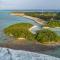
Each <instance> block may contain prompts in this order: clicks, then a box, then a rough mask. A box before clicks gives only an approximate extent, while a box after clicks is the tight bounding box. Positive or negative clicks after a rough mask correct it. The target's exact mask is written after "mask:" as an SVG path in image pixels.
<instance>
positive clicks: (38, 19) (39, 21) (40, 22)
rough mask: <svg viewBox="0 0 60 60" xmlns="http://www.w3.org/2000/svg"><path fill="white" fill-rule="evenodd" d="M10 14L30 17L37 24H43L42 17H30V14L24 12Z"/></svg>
mask: <svg viewBox="0 0 60 60" xmlns="http://www.w3.org/2000/svg"><path fill="white" fill-rule="evenodd" d="M10 15H15V16H22V17H25V18H28V19H32V20H34V21H35V22H36V23H38V24H41V25H44V24H45V21H44V20H43V19H40V18H36V17H32V16H27V15H25V14H20V13H19V14H18V13H11V14H10Z"/></svg>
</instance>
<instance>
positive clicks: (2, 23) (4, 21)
mask: <svg viewBox="0 0 60 60" xmlns="http://www.w3.org/2000/svg"><path fill="white" fill-rule="evenodd" d="M10 12H12V11H0V43H5V42H7V41H8V40H9V39H8V37H7V36H6V35H5V34H4V31H3V30H4V28H6V27H8V26H10V25H12V24H16V23H21V22H24V23H31V24H33V25H36V26H37V28H35V29H33V32H35V31H36V30H39V29H41V28H42V27H41V25H40V24H38V23H36V22H35V21H34V20H31V19H28V18H24V17H19V16H13V15H11V14H10ZM55 30H56V29H55ZM56 31H57V32H58V33H59V34H60V30H59V31H58V30H56ZM44 53H45V54H48V55H52V56H55V57H59V58H60V47H57V48H56V49H55V50H52V51H46V52H44Z"/></svg>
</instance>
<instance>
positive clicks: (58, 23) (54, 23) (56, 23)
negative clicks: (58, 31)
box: [46, 20, 60, 27]
mask: <svg viewBox="0 0 60 60" xmlns="http://www.w3.org/2000/svg"><path fill="white" fill-rule="evenodd" d="M46 26H48V27H60V21H57V20H56V21H48V23H47V24H46Z"/></svg>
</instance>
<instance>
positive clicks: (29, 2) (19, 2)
mask: <svg viewBox="0 0 60 60" xmlns="http://www.w3.org/2000/svg"><path fill="white" fill-rule="evenodd" d="M7 9H8V10H9V9H11V10H14V9H17V10H22V9H60V0H0V10H7Z"/></svg>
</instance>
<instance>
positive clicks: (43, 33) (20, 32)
mask: <svg viewBox="0 0 60 60" xmlns="http://www.w3.org/2000/svg"><path fill="white" fill-rule="evenodd" d="M30 27H32V24H29V23H17V24H14V25H11V26H9V27H7V28H5V29H4V32H5V34H6V35H8V36H11V35H12V36H13V37H14V38H25V39H26V40H33V41H34V40H36V41H38V42H40V43H44V42H52V41H54V42H56V41H58V40H60V37H59V36H57V34H56V33H55V32H53V31H50V30H47V29H43V30H39V31H37V32H36V34H33V33H31V32H30V31H29V28H30Z"/></svg>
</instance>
